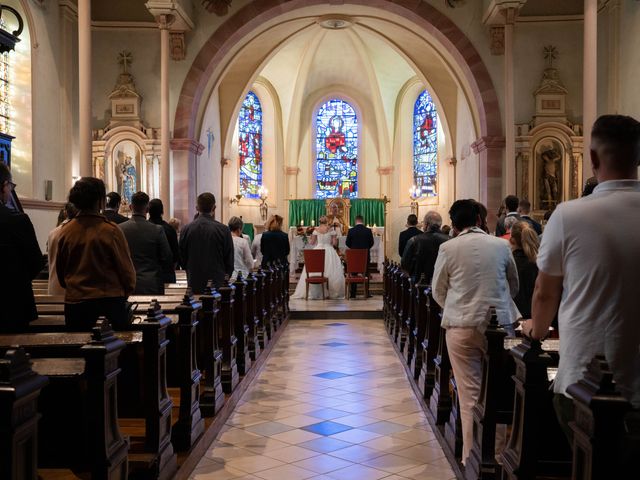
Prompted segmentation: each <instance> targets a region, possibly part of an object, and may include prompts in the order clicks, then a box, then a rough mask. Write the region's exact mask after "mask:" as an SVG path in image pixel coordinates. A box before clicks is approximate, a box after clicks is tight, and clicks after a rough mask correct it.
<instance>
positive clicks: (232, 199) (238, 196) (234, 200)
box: [229, 193, 243, 206]
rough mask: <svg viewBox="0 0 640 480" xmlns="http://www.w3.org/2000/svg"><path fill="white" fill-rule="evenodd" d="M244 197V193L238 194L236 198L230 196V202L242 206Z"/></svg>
mask: <svg viewBox="0 0 640 480" xmlns="http://www.w3.org/2000/svg"><path fill="white" fill-rule="evenodd" d="M242 197H243V195H242V194H241V193H239V194H237V195H236V197H235V198H230V199H229V203H230V204H231V205H233V204H234V203H237V204H238V206H240V199H241V198H242Z"/></svg>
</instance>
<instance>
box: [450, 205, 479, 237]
mask: <svg viewBox="0 0 640 480" xmlns="http://www.w3.org/2000/svg"><path fill="white" fill-rule="evenodd" d="M476 204H477V205H478V212H479V215H480V223H478V227H480V230H483V231H484V232H486V233H489V225H487V216H488V215H489V211H488V210H487V207H485V206H484V204H483V203H480V202H478V201H477V200H476ZM447 233H449V232H447Z"/></svg>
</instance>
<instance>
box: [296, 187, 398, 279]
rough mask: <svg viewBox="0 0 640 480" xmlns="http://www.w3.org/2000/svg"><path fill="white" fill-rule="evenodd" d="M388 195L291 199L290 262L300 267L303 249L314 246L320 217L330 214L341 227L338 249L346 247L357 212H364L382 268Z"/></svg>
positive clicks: (374, 253) (373, 253)
mask: <svg viewBox="0 0 640 480" xmlns="http://www.w3.org/2000/svg"><path fill="white" fill-rule="evenodd" d="M386 203H387V198H386V197H384V198H353V199H348V198H340V197H339V198H326V199H306V200H290V201H289V244H290V246H291V251H290V254H289V263H290V264H291V265H294V266H296V267H297V265H298V264H299V263H302V262H303V261H304V255H303V253H302V252H303V251H304V249H306V248H313V245H311V244H310V242H309V237H310V234H311V232H312V231H313V229H314V227H315V226H317V225H318V222H319V220H320V218H321V217H323V216H324V217H327V220H328V222H329V224H330V225H333V228H335V229H336V230H337V231H338V249H339V251H340V253H341V254H344V252H345V251H346V250H347V245H346V241H347V236H346V235H347V233H348V230H349V227H350V226H353V225H355V218H356V216H362V217H363V218H364V219H365V220H364V221H365V223H366V224H367V226H368V227H369V228H371V230H372V232H373V247H372V248H371V249H370V254H371V262H372V263H375V264H376V265H377V268H378V271H380V272H382V263H383V262H384V257H385V245H384V242H385V228H384V225H385V220H386V208H385V207H386Z"/></svg>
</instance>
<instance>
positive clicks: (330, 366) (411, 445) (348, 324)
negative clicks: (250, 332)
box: [192, 320, 455, 480]
mask: <svg viewBox="0 0 640 480" xmlns="http://www.w3.org/2000/svg"><path fill="white" fill-rule="evenodd" d="M192 478H194V479H198V480H204V479H212V480H214V479H215V480H226V479H246V480H248V479H267V480H298V479H300V480H302V479H307V478H313V479H316V480H321V479H337V480H342V479H344V480H347V479H349V480H376V479H380V478H384V479H387V480H394V479H403V478H411V479H421V480H445V479H452V478H455V477H454V474H453V471H452V470H451V468H450V467H449V463H448V462H447V460H446V458H445V456H444V453H443V451H442V449H441V448H440V446H439V444H438V442H437V440H435V437H434V435H433V433H432V431H431V427H430V426H429V423H428V422H427V420H426V418H425V416H424V413H423V412H422V410H421V408H420V405H419V403H418V401H417V399H416V397H415V395H414V393H413V390H412V389H411V386H410V385H409V381H408V380H407V378H406V375H405V370H404V368H403V366H402V364H401V363H400V360H399V358H398V356H397V355H396V353H395V351H394V349H393V346H392V345H391V342H390V341H389V339H388V337H387V334H386V332H385V330H384V325H383V322H382V321H381V320H341V321H331V320H301V321H293V320H292V321H290V322H289V324H288V326H287V327H286V330H285V331H284V332H283V335H282V337H281V338H280V341H279V342H278V344H277V345H276V348H275V349H274V350H273V352H272V353H271V355H270V357H269V359H268V361H267V364H266V365H265V368H264V369H263V371H262V372H261V373H260V375H259V376H258V377H257V378H256V380H255V381H254V383H253V384H252V385H251V386H250V388H249V389H248V390H247V392H246V393H245V395H244V396H243V398H242V400H241V401H240V403H239V404H238V407H237V408H236V410H235V412H234V413H233V414H232V415H231V417H230V418H229V420H228V421H227V424H226V425H225V427H224V429H223V431H222V432H221V434H220V435H219V437H218V438H217V439H216V441H215V442H214V443H213V445H212V448H211V449H210V450H209V452H208V453H207V454H206V455H205V457H203V458H202V460H201V461H200V463H199V464H198V466H197V468H196V469H195V470H194V472H193V475H192Z"/></svg>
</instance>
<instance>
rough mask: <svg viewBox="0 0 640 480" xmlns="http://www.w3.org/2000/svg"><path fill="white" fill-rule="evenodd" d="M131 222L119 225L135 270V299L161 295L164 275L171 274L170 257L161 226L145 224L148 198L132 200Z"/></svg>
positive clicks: (141, 194)
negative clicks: (138, 296)
mask: <svg viewBox="0 0 640 480" xmlns="http://www.w3.org/2000/svg"><path fill="white" fill-rule="evenodd" d="M130 208H131V213H132V214H133V215H131V219H130V220H128V221H126V222H124V223H121V224H120V225H118V226H119V227H120V230H122V232H123V233H124V236H125V238H126V239H127V243H128V244H129V251H130V252H131V259H132V260H133V265H134V266H135V268H136V289H135V290H134V293H135V294H137V295H164V281H163V278H164V272H167V271H168V270H173V255H172V254H171V249H170V248H169V242H168V241H167V236H166V235H165V233H164V229H163V228H162V227H161V226H160V225H154V224H153V223H151V222H150V221H148V220H147V212H148V211H149V195H147V194H146V193H144V192H136V193H134V194H133V195H132V196H131V205H130Z"/></svg>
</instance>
